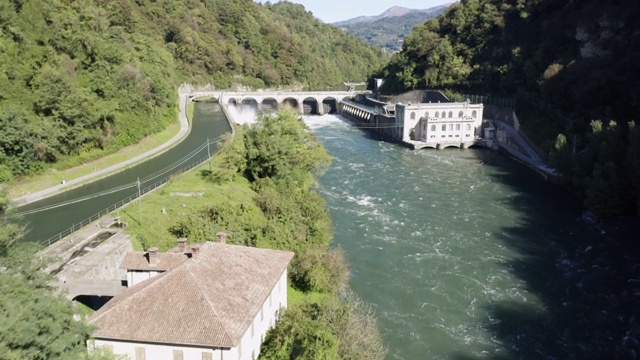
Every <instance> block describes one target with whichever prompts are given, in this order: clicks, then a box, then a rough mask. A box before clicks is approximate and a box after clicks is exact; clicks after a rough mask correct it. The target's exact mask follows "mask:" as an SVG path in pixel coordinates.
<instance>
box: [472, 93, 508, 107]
mask: <svg viewBox="0 0 640 360" xmlns="http://www.w3.org/2000/svg"><path fill="white" fill-rule="evenodd" d="M460 96H461V97H462V100H461V101H464V100H466V99H469V100H470V101H471V103H474V104H478V103H482V104H484V105H493V106H500V107H508V108H512V109H515V108H516V100H515V99H512V98H506V97H497V96H486V95H472V94H462V95H460Z"/></svg>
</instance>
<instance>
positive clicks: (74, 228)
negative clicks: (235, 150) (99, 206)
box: [40, 156, 209, 246]
mask: <svg viewBox="0 0 640 360" xmlns="http://www.w3.org/2000/svg"><path fill="white" fill-rule="evenodd" d="M207 159H209V156H206V157H204V158H202V159H200V160H197V161H195V162H193V163H191V164H190V165H188V166H186V167H184V168H182V169H180V170H178V171H177V172H175V173H173V174H171V175H169V176H166V177H164V178H162V179H161V180H158V181H157V182H155V183H154V184H152V185H149V186H147V187H145V188H143V189H140V192H138V193H135V194H133V195H131V196H129V197H127V198H126V199H122V200H120V201H118V202H117V203H115V204H113V205H111V206H109V207H108V208H106V209H104V210H102V211H100V212H99V213H97V214H94V215H92V216H90V217H88V218H86V219H84V220H82V221H80V222H79V223H75V224H73V225H71V227H70V228H68V229H66V230H64V231H62V232H60V233H58V234H56V235H54V236H52V237H50V238H49V239H47V240H44V241H41V242H40V244H42V245H46V246H51V244H54V243H55V242H57V241H60V240H62V239H63V238H65V237H67V236H69V235H71V234H73V233H74V232H76V231H78V230H80V229H82V228H83V227H85V226H87V225H89V224H91V223H92V222H94V221H96V220H98V219H100V218H101V217H103V216H105V215H107V214H109V213H111V212H113V211H115V210H117V209H119V208H121V207H123V206H125V205H127V204H128V203H130V202H132V201H133V200H135V199H137V198H139V197H141V196H143V195H145V194H147V193H148V192H150V191H152V190H154V189H156V188H158V187H160V186H162V185H164V184H165V183H167V182H169V180H170V179H171V177H172V176H174V175H177V174H182V173H185V172H187V171H189V170H191V169H193V168H194V167H196V166H198V165H200V164H202V163H203V162H205V161H207Z"/></svg>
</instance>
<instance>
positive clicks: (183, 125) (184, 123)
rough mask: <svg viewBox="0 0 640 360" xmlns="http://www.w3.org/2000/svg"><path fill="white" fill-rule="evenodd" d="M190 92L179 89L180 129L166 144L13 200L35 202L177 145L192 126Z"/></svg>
mask: <svg viewBox="0 0 640 360" xmlns="http://www.w3.org/2000/svg"><path fill="white" fill-rule="evenodd" d="M188 94H189V92H187V91H182V90H179V91H178V96H179V100H178V102H179V106H180V111H179V113H178V119H179V121H180V131H178V133H177V134H176V135H175V136H174V137H172V138H171V139H169V141H167V142H165V143H164V144H162V145H160V146H158V147H157V148H155V149H151V150H149V151H147V152H145V153H143V154H140V155H138V156H135V157H132V158H131V159H129V160H125V161H123V162H121V163H118V164H115V165H111V166H109V167H107V168H104V169H101V170H99V171H95V172H93V173H91V174H88V175H85V176H81V177H79V178H76V179H73V180H69V181H67V182H65V183H64V184H59V185H56V186H53V187H50V188H48V189H44V190H41V191H38V192H34V193H32V194H28V195H25V196H21V197H19V198H16V199H13V200H12V202H13V203H14V204H15V205H16V206H20V205H24V204H27V203H30V202H34V201H37V200H40V199H42V198H45V197H48V196H51V195H55V194H57V193H59V192H62V191H64V190H65V189H67V188H69V187H73V186H74V185H77V184H80V183H84V182H87V181H89V180H96V179H97V178H99V177H102V176H104V175H107V174H110V173H112V172H115V171H117V170H121V169H123V168H125V167H127V166H129V165H131V164H134V163H137V162H139V161H140V160H143V159H145V158H148V157H151V156H153V155H157V154H159V153H161V152H163V151H164V150H167V149H168V148H170V147H171V146H173V145H175V144H176V143H178V142H179V141H181V140H183V139H184V138H185V137H186V136H187V134H188V133H189V130H190V127H189V120H188V119H187V100H188Z"/></svg>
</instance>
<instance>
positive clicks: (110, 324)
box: [90, 242, 293, 347]
mask: <svg viewBox="0 0 640 360" xmlns="http://www.w3.org/2000/svg"><path fill="white" fill-rule="evenodd" d="M158 255H160V254H158ZM292 258H293V253H292V252H286V251H279V250H269V249H259V248H251V247H245V246H237V245H227V244H220V243H211V242H208V243H205V244H204V245H203V246H202V247H201V248H200V251H199V254H198V256H197V258H191V259H188V260H186V261H184V263H183V264H182V265H179V266H178V267H177V268H175V269H173V270H170V271H167V272H165V273H163V274H160V275H157V276H155V277H153V278H151V279H149V280H146V281H143V282H141V283H139V284H137V285H135V286H133V287H131V288H128V289H126V290H125V291H123V292H122V293H120V294H118V295H116V296H115V297H114V298H113V299H112V300H111V301H109V302H108V303H107V304H106V305H105V306H104V307H102V308H101V309H100V310H98V311H97V312H96V313H95V314H94V315H93V316H92V317H91V319H90V323H92V324H94V325H96V326H97V330H96V332H95V333H94V337H95V338H107V339H119V340H127V341H143V342H157V343H171V344H188V345H201V346H216V347H234V346H237V345H238V344H239V343H240V340H241V339H242V335H244V333H245V332H246V331H247V329H248V328H249V326H251V323H252V321H253V319H254V318H255V316H256V315H257V314H258V311H260V308H261V307H262V305H263V304H264V302H265V300H266V299H267V297H268V296H269V294H270V293H271V291H272V290H273V288H274V286H275V285H276V283H277V282H278V280H279V279H280V276H282V273H283V272H284V271H285V269H286V268H287V266H288V264H289V262H290V261H291V259H292Z"/></svg>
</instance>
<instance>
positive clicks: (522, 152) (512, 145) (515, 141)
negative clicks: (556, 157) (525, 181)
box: [493, 121, 556, 177]
mask: <svg viewBox="0 0 640 360" xmlns="http://www.w3.org/2000/svg"><path fill="white" fill-rule="evenodd" d="M493 123H494V124H495V125H496V127H497V128H498V129H499V130H500V131H504V132H505V133H506V134H507V135H508V137H509V138H508V141H507V142H506V143H505V142H501V141H500V142H498V141H497V144H498V146H500V147H501V148H502V149H503V150H505V151H506V152H508V153H509V154H510V155H511V156H513V157H515V158H516V159H518V160H520V161H522V162H523V163H525V164H528V165H529V166H531V167H532V168H534V169H536V170H537V171H538V172H540V173H541V174H543V175H545V176H551V177H553V176H556V171H555V170H554V169H553V168H550V167H549V166H547V164H545V162H544V161H543V160H542V159H541V158H540V156H538V153H537V152H536V151H535V150H534V149H533V148H531V146H529V144H528V143H527V142H526V141H525V139H523V138H522V137H521V136H520V134H519V133H518V131H517V130H516V129H514V128H513V127H512V126H511V125H509V124H507V123H505V122H502V121H494V122H493Z"/></svg>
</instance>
